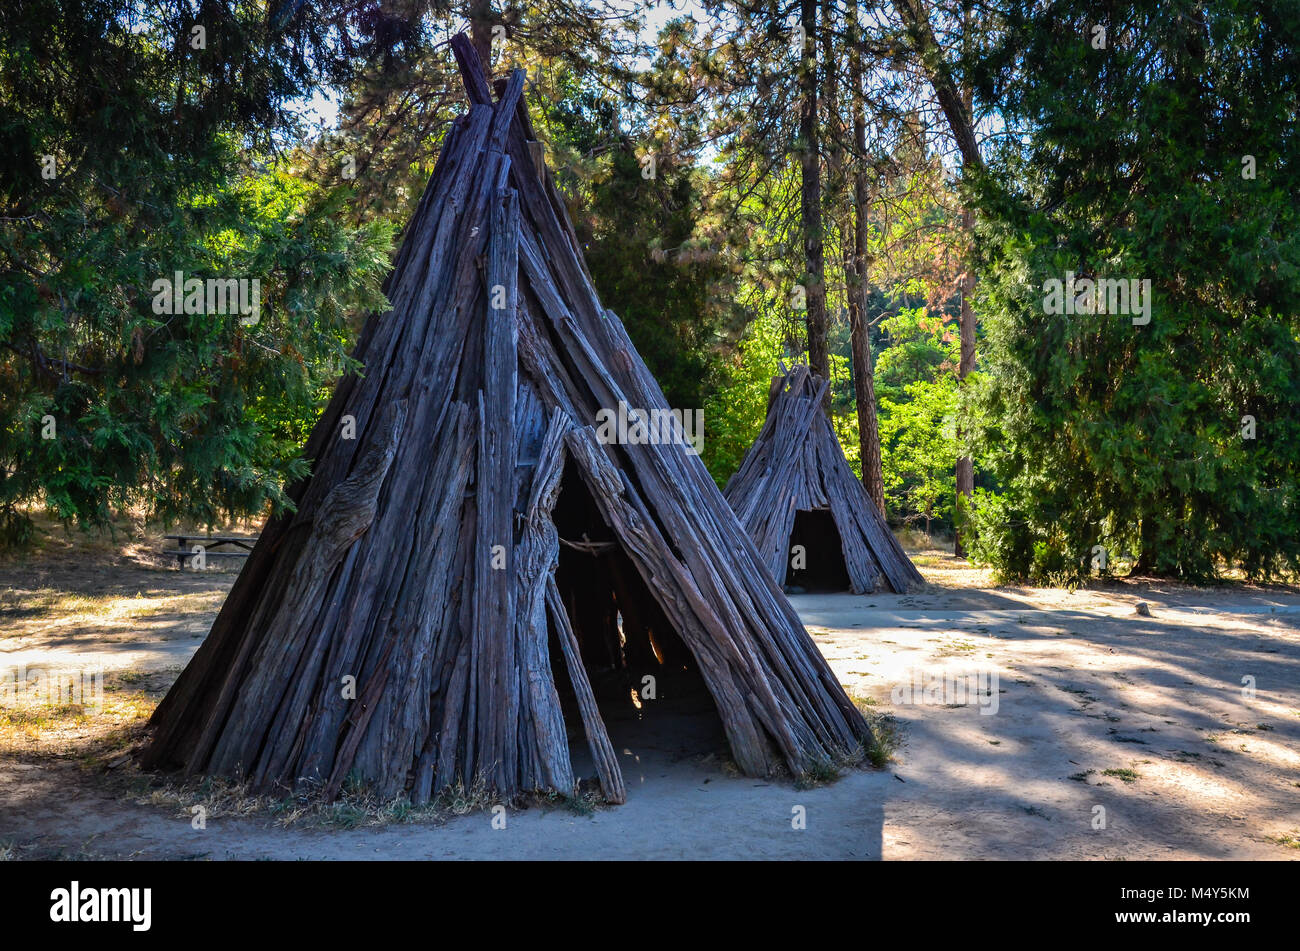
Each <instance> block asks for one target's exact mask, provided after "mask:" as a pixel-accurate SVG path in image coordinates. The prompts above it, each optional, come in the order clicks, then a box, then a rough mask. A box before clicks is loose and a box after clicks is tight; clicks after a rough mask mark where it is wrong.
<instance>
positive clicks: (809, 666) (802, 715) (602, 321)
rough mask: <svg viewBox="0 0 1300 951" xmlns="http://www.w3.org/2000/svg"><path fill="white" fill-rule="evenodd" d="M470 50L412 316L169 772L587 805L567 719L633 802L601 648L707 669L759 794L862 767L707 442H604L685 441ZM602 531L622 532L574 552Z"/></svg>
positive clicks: (528, 142) (187, 696)
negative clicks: (582, 564)
mask: <svg viewBox="0 0 1300 951" xmlns="http://www.w3.org/2000/svg"><path fill="white" fill-rule="evenodd" d="M452 45H453V49H454V51H455V53H456V57H457V60H458V62H459V64H460V67H461V72H462V75H463V77H464V80H465V84H466V87H467V90H468V93H469V98H470V100H471V107H470V110H469V112H468V114H467V115H464V116H462V117H461V118H459V119H458V120H456V122H455V123H454V125H453V127H452V129H451V131H450V133H449V135H448V137H447V139H446V142H445V144H444V146H443V149H442V153H441V155H440V156H439V160H438V164H437V166H436V168H435V170H434V173H433V176H432V178H431V179H430V181H429V185H428V188H427V189H426V191H425V194H424V197H423V199H422V201H421V203H420V206H419V208H418V210H417V212H416V215H415V217H414V219H413V220H412V222H411V224H410V226H409V228H408V229H407V232H406V237H405V240H404V243H403V246H402V249H401V251H400V252H399V254H398V257H397V261H396V265H395V268H394V271H393V273H392V275H391V276H390V279H389V282H388V284H387V285H386V288H387V292H388V295H389V299H390V300H391V301H392V309H391V310H390V311H388V312H387V313H384V314H381V315H375V316H373V317H372V318H371V319H370V320H369V321H368V323H367V325H366V327H365V329H364V331H363V333H362V337H361V341H360V343H359V345H358V349H357V357H358V360H359V361H360V362H361V364H362V365H363V366H364V368H365V369H364V372H363V373H362V374H359V375H350V376H348V377H346V378H344V379H343V380H342V381H341V382H340V384H339V386H338V388H337V390H336V392H335V394H334V397H333V399H332V401H331V402H330V405H329V407H328V408H327V409H326V411H325V413H324V415H323V417H322V418H321V420H320V422H319V424H318V425H317V426H316V429H315V430H314V431H313V433H312V435H311V438H310V439H309V441H308V443H307V447H306V450H305V452H306V455H307V458H308V459H309V460H310V461H311V464H312V475H311V477H310V478H309V479H307V480H305V481H304V482H302V483H300V484H298V485H296V486H294V487H292V489H291V490H290V495H291V497H292V498H293V499H294V501H295V502H296V504H297V510H296V512H295V513H293V514H291V515H285V516H282V517H279V518H276V519H273V520H271V521H270V522H269V523H268V524H267V526H266V528H265V529H264V530H263V532H262V536H261V538H260V539H259V541H258V544H257V546H256V548H255V550H254V551H253V553H252V555H251V557H250V558H249V559H248V562H247V563H246V565H245V567H244V570H243V572H242V573H241V575H240V577H239V579H238V580H237V582H236V583H235V585H234V587H233V589H232V590H231V593H230V595H229V597H228V598H227V600H226V602H225V604H224V606H223V607H222V610H221V613H220V614H219V615H218V617H217V620H216V622H215V623H214V625H213V627H212V631H211V632H210V634H209V635H208V638H207V639H206V641H205V642H204V643H203V645H202V647H201V648H200V649H199V651H198V653H197V654H196V655H195V657H194V659H193V660H192V661H191V662H190V664H189V666H188V667H187V668H186V669H185V671H184V672H183V673H182V674H181V677H180V678H179V680H178V681H177V682H176V684H175V685H174V686H173V688H172V690H171V691H170V692H169V693H168V695H167V696H166V697H165V698H164V700H163V702H162V703H161V704H160V705H159V707H158V709H157V711H156V712H155V714H154V717H153V719H152V721H151V726H152V728H153V738H152V741H151V743H150V744H149V745H148V746H147V747H146V748H145V750H144V752H143V754H142V763H143V765H144V766H145V767H148V768H162V769H180V770H183V771H184V772H185V773H186V774H197V773H204V774H218V775H223V776H231V777H242V778H244V779H247V780H248V781H250V782H251V784H252V785H253V787H254V788H255V789H263V790H269V789H302V788H318V789H320V790H322V791H323V793H324V794H325V795H326V796H327V797H333V796H336V795H337V794H338V792H339V791H340V789H341V788H342V785H343V783H344V782H345V781H348V780H351V779H357V780H361V781H363V782H365V783H367V784H368V785H369V786H370V788H372V789H373V790H374V791H375V792H377V793H378V794H380V795H382V796H384V797H396V796H400V795H405V796H407V797H409V798H410V799H411V801H413V802H415V803H422V802H426V801H428V800H429V799H430V798H431V797H433V796H435V795H436V794H437V793H438V792H439V791H440V790H442V789H444V788H445V787H447V786H448V785H450V784H454V783H457V782H464V783H466V784H471V783H474V782H480V781H481V782H484V783H485V784H486V785H487V786H488V787H489V788H490V789H492V790H493V791H495V792H496V793H498V794H500V795H502V796H506V797H508V796H512V795H514V794H517V793H521V792H524V791H529V790H553V791H557V792H560V793H564V794H570V793H572V792H573V790H574V778H575V777H574V771H573V766H572V762H573V760H572V758H571V756H570V749H569V740H568V735H567V730H566V720H565V709H566V707H567V709H569V710H570V711H578V713H573V714H572V715H571V719H570V721H569V724H570V725H571V726H572V725H573V723H574V720H575V719H576V718H578V717H579V714H580V725H579V726H578V727H577V728H576V729H580V730H581V732H582V733H584V734H585V737H586V740H587V743H588V745H589V746H590V748H591V754H592V759H593V762H594V764H595V769H596V772H597V775H598V777H599V781H600V785H601V788H602V790H603V792H604V795H605V797H606V798H607V799H608V800H610V801H612V802H622V801H623V800H624V798H625V795H626V793H625V786H624V782H623V778H622V776H621V775H620V771H619V766H618V761H617V759H616V757H615V752H614V748H613V746H612V744H611V742H610V738H609V736H608V733H607V730H606V725H605V723H604V722H603V720H602V717H601V712H600V707H599V705H598V703H597V699H596V697H595V696H594V695H593V684H592V682H591V680H590V678H589V676H588V667H590V666H593V665H594V664H595V660H594V658H597V657H599V656H601V655H602V652H604V653H606V654H609V655H611V656H613V655H620V654H623V655H626V657H631V658H633V659H634V660H636V662H638V663H641V664H651V663H653V662H655V659H656V658H658V659H660V662H662V663H664V664H668V663H672V664H673V665H675V667H676V668H677V669H680V667H681V666H683V665H689V666H691V667H693V669H694V670H695V671H697V672H698V674H697V675H698V677H699V678H700V679H702V682H703V683H704V685H706V686H707V689H708V692H709V694H710V695H711V697H712V700H713V703H714V706H715V707H716V710H717V713H718V716H719V718H720V720H721V723H722V726H723V727H724V728H725V731H726V735H727V738H728V740H729V742H730V745H731V749H732V753H733V755H734V758H735V761H736V763H737V764H738V765H739V766H740V768H741V769H742V770H744V771H745V772H746V773H748V774H751V775H766V774H771V773H773V772H780V771H783V770H788V771H790V772H793V773H795V774H802V773H806V772H808V771H809V770H810V769H813V768H815V767H817V766H818V765H820V764H822V763H824V762H826V761H828V760H832V759H834V758H836V757H838V756H840V755H844V754H848V753H850V752H852V751H853V750H854V749H855V748H856V747H857V746H858V745H859V744H861V743H863V742H864V741H866V740H869V738H870V730H869V728H868V726H867V724H866V722H865V720H864V719H863V718H862V716H861V714H860V713H859V712H858V710H857V709H856V708H855V707H854V705H853V704H852V703H851V702H850V701H849V699H848V697H847V696H846V695H845V693H844V691H843V690H842V688H841V687H840V685H839V683H838V682H837V680H836V678H835V675H834V674H833V673H832V671H831V669H830V667H829V666H828V665H827V663H826V661H825V660H824V658H823V657H822V655H821V654H820V653H819V652H818V650H817V648H816V647H815V646H814V644H813V642H812V640H811V638H809V636H808V634H807V632H806V631H805V630H804V628H803V625H802V624H801V623H800V621H799V619H798V616H797V615H796V614H795V613H794V611H793V609H792V608H791V607H790V606H789V604H788V602H787V601H786V599H785V598H784V597H783V596H782V593H781V590H780V588H778V587H777V585H776V583H775V582H774V580H773V579H772V577H771V575H770V574H769V573H768V571H767V570H766V569H765V568H764V564H763V559H762V558H761V557H760V556H759V554H758V552H757V551H756V550H755V548H754V546H753V544H752V543H751V542H750V540H749V538H748V536H747V535H746V534H745V532H744V530H743V529H742V528H741V526H740V523H739V522H738V521H737V520H736V518H735V516H734V515H733V514H732V512H731V510H730V509H729V508H728V507H727V504H726V502H725V501H724V499H723V498H722V496H721V494H720V493H719V492H718V490H717V488H716V486H715V485H714V484H713V482H712V480H711V479H710V478H709V475H708V473H707V471H706V470H705V468H704V466H703V464H702V463H701V462H700V460H699V459H698V457H696V456H695V455H693V454H692V452H691V449H690V444H689V441H688V440H686V439H685V438H684V436H683V434H682V432H681V430H680V428H677V427H676V426H675V425H673V426H672V428H671V432H670V433H668V434H666V435H668V436H669V437H670V438H666V439H660V440H659V441H658V442H644V443H630V444H607V442H602V440H601V439H600V438H598V432H597V429H596V428H595V425H594V424H595V423H596V422H597V420H598V418H599V417H598V413H599V412H600V411H601V410H602V409H610V410H613V409H615V408H616V407H619V405H620V402H621V403H624V404H626V405H627V406H629V407H634V408H636V409H638V410H640V411H642V412H645V413H648V414H655V416H654V417H653V418H655V419H662V418H663V417H665V416H666V417H667V419H668V420H671V419H672V417H671V416H669V415H668V414H667V409H668V407H667V403H666V401H665V399H664V397H663V394H662V392H661V391H660V389H659V387H658V386H657V385H656V383H655V382H654V380H653V378H652V377H651V376H650V373H649V371H648V370H647V369H646V366H645V364H644V363H643V362H642V360H641V358H640V356H639V355H638V354H637V352H636V350H635V349H634V347H633V346H632V343H631V341H630V340H629V339H628V337H627V335H626V333H625V331H624V329H623V325H622V324H621V323H620V321H619V320H618V318H617V317H616V316H614V315H613V314H612V313H609V312H607V311H605V310H604V309H603V308H602V307H601V305H600V302H599V301H598V300H597V297H596V293H595V290H594V288H593V287H592V284H591V280H590V276H589V274H588V272H587V270H586V266H585V264H584V262H583V259H582V255H581V251H580V246H579V244H578V240H577V238H576V236H575V235H574V232H573V229H572V226H571V225H570V223H569V221H568V219H567V217H566V215H565V212H564V205H563V203H562V201H561V199H560V197H559V195H558V194H557V192H556V190H555V188H554V185H553V183H552V181H551V179H550V177H549V175H548V173H547V171H546V169H545V168H544V167H542V166H538V165H535V164H534V155H536V154H538V151H537V148H536V146H537V143H536V141H535V136H534V135H533V133H532V128H531V125H530V123H529V120H528V114H527V111H526V109H525V107H524V105H523V104H522V102H521V100H520V93H521V90H522V88H523V79H524V77H523V73H522V71H518V70H516V71H515V72H514V73H513V74H512V75H511V77H510V78H509V80H508V81H505V80H503V81H498V83H497V84H496V89H495V92H496V97H495V99H494V96H493V94H492V91H491V90H489V87H488V84H487V81H486V79H485V77H484V74H483V70H482V65H481V62H480V59H479V56H478V55H477V53H476V51H475V49H474V47H473V45H472V44H471V43H470V42H469V40H468V39H467V38H465V37H464V36H460V37H457V38H455V40H453V44H452ZM348 417H351V419H350V420H348V419H347V418H348ZM345 421H347V422H355V437H356V438H354V439H345V438H343V436H344V434H345V433H348V432H351V429H352V427H351V426H348V427H347V428H345V427H344V426H343V425H342V424H343V423H344V422H345ZM661 435H665V434H661ZM561 513H563V514H562V515H561ZM573 513H579V514H580V515H581V517H582V518H583V519H586V521H585V522H582V523H581V524H582V525H584V526H586V528H584V533H585V534H586V535H590V534H592V533H596V534H597V535H598V536H599V537H597V538H595V539H594V540H592V539H590V538H587V537H582V538H573V537H563V533H564V532H565V531H570V526H572V525H575V524H578V522H575V521H574V520H575V519H576V518H578V516H576V515H574V514H573ZM588 529H589V531H588ZM562 545H563V546H564V547H565V550H576V551H579V552H581V553H582V555H583V557H591V558H595V559H605V561H604V562H602V564H603V565H604V567H603V568H601V570H600V571H599V572H592V573H591V578H593V579H594V578H596V577H600V578H606V579H609V581H608V583H607V584H606V586H605V588H604V589H602V591H600V592H593V594H592V597H591V598H588V597H586V594H587V592H586V591H585V590H582V589H574V588H573V582H572V580H571V578H570V580H569V581H567V582H566V584H567V585H568V586H569V590H568V592H567V596H566V592H565V591H563V590H561V588H562V585H560V584H557V579H556V568H557V564H558V563H559V560H560V557H559V553H560V550H561V547H562ZM593 584H594V582H593ZM596 594H599V595H600V597H601V598H603V599H604V601H603V602H601V601H599V600H598V599H596V597H595V596H596ZM589 601H590V602H591V604H595V605H597V607H599V604H600V603H603V604H604V605H605V607H604V608H600V609H599V610H597V611H594V612H593V611H587V610H585V608H584V604H586V603H587V602H589ZM602 611H603V612H604V613H603V615H601V612H602ZM611 613H614V614H615V615H621V616H622V618H623V622H624V623H622V624H621V628H620V629H619V630H616V631H615V635H616V636H615V637H614V639H613V640H612V641H611V639H610V637H609V636H608V634H609V631H608V630H607V629H608V628H609V627H610V625H609V624H604V626H602V623H603V622H602V620H601V618H602V617H604V618H605V619H606V620H608V616H609V615H610V614H611ZM596 615H601V616H596ZM619 637H626V639H627V641H628V646H627V648H626V650H624V649H623V648H621V647H620V644H619ZM638 638H640V639H642V642H638V643H634V641H637V639H638ZM665 673H667V670H666V669H665ZM561 694H563V696H564V697H565V698H568V700H567V703H565V702H562V698H561ZM652 702H653V701H652ZM575 732H576V730H575Z"/></svg>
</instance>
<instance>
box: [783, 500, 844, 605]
mask: <svg viewBox="0 0 1300 951" xmlns="http://www.w3.org/2000/svg"><path fill="white" fill-rule="evenodd" d="M796 546H802V553H801V552H799V551H798V550H796ZM790 550H791V553H790V555H789V557H790V567H789V568H788V569H787V570H786V573H785V584H786V588H787V589H788V588H802V589H803V590H804V591H809V592H813V591H817V592H826V591H848V590H849V569H848V567H847V566H846V565H845V564H844V542H843V540H842V539H841V538H840V530H839V529H838V528H836V527H835V519H834V518H832V517H831V510H830V509H828V508H827V509H813V510H811V511H810V510H807V509H800V510H799V511H797V512H795V513H794V529H793V530H792V531H791V532H790ZM800 564H802V565H803V567H796V566H797V565H800Z"/></svg>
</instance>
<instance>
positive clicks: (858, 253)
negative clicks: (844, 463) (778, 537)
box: [845, 0, 885, 515]
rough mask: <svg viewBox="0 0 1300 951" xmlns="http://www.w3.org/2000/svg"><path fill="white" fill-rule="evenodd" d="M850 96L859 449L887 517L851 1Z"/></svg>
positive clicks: (865, 478) (858, 54)
mask: <svg viewBox="0 0 1300 951" xmlns="http://www.w3.org/2000/svg"><path fill="white" fill-rule="evenodd" d="M848 27H849V29H848V32H849V85H850V86H851V87H852V90H851V92H850V93H849V95H851V96H852V97H853V149H854V152H855V153H856V154H855V155H854V174H853V255H852V259H851V266H850V267H847V268H845V279H846V283H847V285H848V295H847V296H848V299H849V335H850V339H851V342H852V366H853V395H854V399H855V402H856V403H857V407H858V447H859V450H860V453H861V459H862V484H863V485H864V486H866V489H867V495H869V496H871V501H872V502H875V503H876V508H878V509H879V510H880V514H881V515H884V514H885V479H884V473H883V471H882V469H881V460H880V424H879V421H878V420H877V419H876V379H875V370H874V368H873V367H872V365H871V322H870V320H868V318H867V292H868V290H869V288H870V287H871V274H870V267H871V259H870V253H869V251H868V250H867V240H868V221H867V213H868V209H869V208H870V204H871V182H870V179H869V177H868V176H869V174H870V170H869V168H868V165H867V116H866V107H865V105H864V103H863V101H862V51H861V49H860V47H859V41H860V38H859V36H858V3H857V0H850V2H849V7H848Z"/></svg>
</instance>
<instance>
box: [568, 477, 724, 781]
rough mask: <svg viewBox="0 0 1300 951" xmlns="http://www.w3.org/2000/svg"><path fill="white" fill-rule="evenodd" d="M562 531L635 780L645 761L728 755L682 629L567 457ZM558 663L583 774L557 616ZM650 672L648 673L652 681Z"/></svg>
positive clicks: (576, 606)
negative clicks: (661, 604) (667, 612)
mask: <svg viewBox="0 0 1300 951" xmlns="http://www.w3.org/2000/svg"><path fill="white" fill-rule="evenodd" d="M552 519H553V520H554V523H555V528H556V530H557V532H558V533H559V536H560V556H559V565H558V567H557V569H556V573H555V580H556V587H557V589H558V590H559V593H560V599H561V601H562V602H563V604H564V609H565V613H566V615H567V616H568V619H569V623H570V625H571V626H572V628H573V632H574V635H575V637H576V639H577V641H578V649H579V653H580V655H581V658H582V665H583V668H584V669H585V670H586V672H587V678H588V680H590V682H591V688H592V693H593V695H594V696H595V699H596V704H597V706H598V708H599V711H600V718H601V720H602V721H604V723H605V728H606V730H607V731H608V732H609V738H610V742H611V744H612V745H613V747H614V750H615V753H616V755H617V757H618V761H619V765H620V767H621V768H622V770H623V773H624V778H625V780H626V781H627V783H628V785H629V787H630V786H632V785H636V784H639V782H640V779H641V774H640V773H639V772H638V767H639V766H644V763H645V760H646V758H648V759H649V760H655V759H658V758H661V757H664V756H667V757H668V758H670V759H673V760H676V759H680V758H682V757H684V756H692V755H706V754H710V753H713V754H717V755H726V751H727V737H726V733H725V731H724V730H723V727H722V719H721V717H720V716H719V715H718V711H717V706H716V705H715V703H714V701H713V696H712V694H710V693H709V690H708V687H707V685H706V684H705V682H704V678H703V676H702V675H701V674H700V672H699V668H698V666H697V664H696V662H695V658H694V657H693V656H692V655H691V652H690V650H689V649H688V648H687V646H686V644H685V642H684V641H683V640H682V638H681V635H679V634H678V633H677V631H676V630H675V629H674V628H673V626H672V623H671V622H670V621H669V620H668V617H667V616H666V615H665V614H664V612H663V610H662V609H661V608H660V607H659V603H658V602H657V601H656V600H655V597H654V594H653V593H652V592H651V591H650V589H649V587H648V586H647V585H646V583H645V582H644V581H643V580H642V578H641V575H640V573H639V572H638V571H637V569H636V566H635V565H634V564H633V563H632V560H631V559H630V558H629V557H628V556H627V554H626V552H624V551H623V549H622V547H621V546H620V545H619V543H618V542H617V540H616V539H615V536H614V533H613V532H612V531H611V529H610V527H609V526H608V525H607V524H605V521H604V518H603V517H602V516H601V513H600V510H599V509H598V508H597V507H596V503H595V501H594V500H593V499H592V497H591V493H590V492H589V491H588V489H587V486H586V485H585V484H584V483H583V481H582V478H581V476H580V475H579V474H578V472H577V470H576V469H575V468H574V467H573V466H572V464H566V466H565V471H564V476H563V478H562V480H561V483H560V496H559V499H558V501H557V502H556V505H555V509H554V510H553V512H552ZM549 626H550V633H549V639H550V645H551V669H552V670H553V671H555V672H556V677H555V683H556V689H557V691H558V693H559V696H560V704H561V707H562V709H563V712H564V721H565V726H566V728H567V732H568V735H569V750H570V755H571V757H572V760H573V768H574V775H575V776H577V777H579V778H589V777H591V776H593V775H594V764H593V761H592V757H591V751H590V749H589V746H588V742H587V739H586V735H585V732H584V728H583V723H582V718H581V712H580V710H579V707H578V701H577V697H576V695H575V693H574V691H573V685H572V683H571V681H570V678H568V677H567V676H564V675H563V671H564V670H565V665H564V660H563V658H562V656H561V654H560V646H559V641H558V639H557V631H556V630H555V624H554V621H553V620H551V621H550V623H549ZM647 678H649V679H647Z"/></svg>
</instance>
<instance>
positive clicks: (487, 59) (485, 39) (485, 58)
mask: <svg viewBox="0 0 1300 951" xmlns="http://www.w3.org/2000/svg"><path fill="white" fill-rule="evenodd" d="M492 26H493V22H492V0H470V5H469V37H470V42H471V43H472V44H473V46H474V52H476V53H478V59H479V62H480V63H482V64H483V75H484V76H487V77H489V78H490V77H491V76H492Z"/></svg>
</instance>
